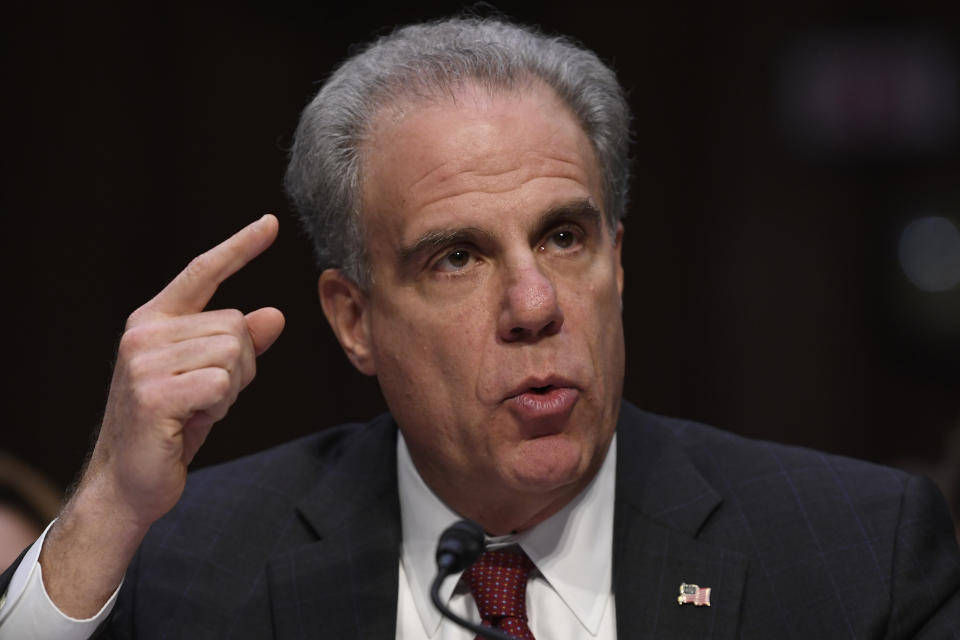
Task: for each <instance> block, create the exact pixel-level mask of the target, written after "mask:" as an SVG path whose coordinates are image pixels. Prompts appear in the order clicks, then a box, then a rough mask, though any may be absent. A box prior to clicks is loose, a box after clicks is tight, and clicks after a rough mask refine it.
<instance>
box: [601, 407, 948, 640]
mask: <svg viewBox="0 0 960 640" xmlns="http://www.w3.org/2000/svg"><path fill="white" fill-rule="evenodd" d="M623 411H624V416H623V419H622V420H621V423H620V427H619V429H620V431H619V434H620V435H618V438H620V437H621V436H626V437H625V438H624V441H625V442H626V443H627V446H626V447H621V449H626V450H627V451H628V452H629V453H628V455H629V457H630V459H632V460H634V461H635V460H637V459H642V460H644V463H643V464H648V465H649V466H650V469H653V470H655V471H654V473H655V474H659V475H660V476H663V475H667V474H669V473H670V470H671V469H682V470H683V474H684V475H683V478H682V479H679V480H678V479H677V478H673V479H672V482H674V483H678V482H682V483H683V484H684V485H694V486H696V487H697V488H698V489H697V492H696V493H695V494H694V495H695V496H696V498H697V499H701V496H703V495H709V496H710V498H709V499H708V502H709V504H710V507H709V509H710V512H709V515H708V516H707V517H705V518H704V519H703V520H702V521H698V522H699V524H698V526H697V527H696V529H695V532H694V537H695V539H696V540H697V541H698V543H702V544H704V545H708V546H709V547H710V548H712V549H716V550H718V552H717V553H718V555H722V554H723V553H725V552H727V551H733V552H735V553H736V554H737V556H738V557H741V558H743V559H744V561H745V563H746V566H747V567H748V569H747V580H746V584H745V591H744V601H743V605H742V615H743V618H742V621H741V623H742V624H743V625H746V626H747V627H750V626H751V625H756V628H755V629H754V630H756V631H759V630H760V629H767V628H768V625H767V622H766V621H772V622H770V624H773V623H776V624H773V626H774V627H776V628H777V629H779V631H777V632H776V633H773V634H772V635H774V636H777V635H779V634H780V633H782V632H785V630H786V629H789V628H794V629H795V630H796V629H799V628H803V629H809V630H810V632H809V633H808V634H807V635H809V636H810V637H833V635H836V633H840V631H841V630H846V632H849V628H848V627H844V626H843V625H840V626H836V628H835V629H834V632H836V633H834V632H830V633H826V634H824V633H823V632H822V629H825V628H827V627H828V626H829V625H835V624H838V623H837V621H838V620H839V621H844V620H847V621H856V624H857V625H859V627H858V628H861V627H862V629H863V630H864V633H863V635H864V636H865V637H875V636H877V635H879V634H880V633H881V630H883V629H885V630H886V632H887V633H889V637H915V635H916V634H917V633H918V631H919V630H920V629H921V628H923V629H924V630H932V633H931V636H935V637H942V636H937V635H936V634H937V633H938V632H937V629H939V630H941V631H942V629H943V628H944V627H943V626H942V624H943V623H944V622H946V621H949V620H955V619H956V616H957V615H958V614H960V552H958V549H957V544H956V541H955V539H954V532H953V527H952V526H951V523H950V520H949V516H948V512H947V509H946V504H945V501H944V499H943V496H942V495H941V494H940V493H939V491H938V490H937V489H936V487H935V486H934V485H933V483H932V482H930V481H929V480H928V479H926V478H923V477H919V476H913V475H910V474H907V473H905V472H902V471H899V470H896V469H891V468H889V467H884V466H881V465H877V464H872V463H870V462H864V461H860V460H854V459H851V458H847V457H843V456H837V455H830V454H826V453H822V452H819V451H814V450H811V449H806V448H803V447H795V446H788V445H782V444H776V443H772V442H765V441H760V440H752V439H749V438H743V437H740V436H737V435H734V434H731V433H727V432H724V431H721V430H719V429H716V428H713V427H710V426H707V425H703V424H699V423H696V422H692V421H687V420H677V419H674V418H666V417H662V416H657V415H654V414H650V413H646V412H643V411H640V410H639V409H637V408H636V407H633V406H632V405H626V404H625V406H624V410H623ZM619 455H620V453H619V451H618V456H619ZM628 464H629V463H628ZM618 466H619V457H618ZM628 477H631V478H632V479H635V481H636V482H638V483H647V484H649V485H653V486H660V487H662V486H664V485H665V484H668V483H667V482H665V481H663V480H658V478H657V477H656V476H655V475H652V474H646V475H644V474H642V473H636V474H633V475H631V476H628ZM618 491H620V485H618ZM657 506H658V508H659V511H658V512H656V515H655V516H654V517H656V518H659V520H660V521H661V522H663V523H664V524H666V525H667V526H672V527H675V526H676V524H675V523H676V522H678V521H681V520H680V519H679V518H677V517H676V516H675V515H674V514H675V513H677V512H682V511H683V509H684V505H683V504H677V503H675V504H673V505H662V504H661V505H657ZM661 514H666V515H661ZM720 550H722V551H720ZM865 593H869V594H871V595H870V597H864V595H863V594H865ZM813 610H817V611H819V612H820V614H821V615H820V616H819V617H816V618H810V617H808V616H806V614H804V615H800V613H798V612H800V611H813ZM777 625H780V626H777ZM798 625H800V626H798ZM804 625H806V626H804ZM818 625H819V626H818ZM924 625H927V627H924ZM938 625H939V626H938ZM751 628H752V627H751ZM771 628H772V627H771ZM830 628H833V627H830ZM814 629H820V630H821V631H820V632H816V633H814V632H813V630H814ZM831 634H833V635H831ZM746 635H751V634H746ZM767 635H768V636H769V635H771V634H767ZM801 635H803V634H801ZM924 637H926V636H924Z"/></svg>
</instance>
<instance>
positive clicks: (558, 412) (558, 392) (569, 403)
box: [510, 387, 579, 433]
mask: <svg viewBox="0 0 960 640" xmlns="http://www.w3.org/2000/svg"><path fill="white" fill-rule="evenodd" d="M578 396H579V391H577V390H576V389H572V388H570V387H556V388H553V389H550V390H549V391H547V392H546V393H533V392H527V393H520V394H518V395H515V396H513V397H512V398H510V410H511V412H512V413H513V414H514V415H515V416H516V417H517V418H518V419H519V420H520V421H521V422H524V423H531V424H532V425H537V426H538V427H541V428H543V427H548V428H547V429H545V430H544V433H549V432H552V431H553V430H554V429H550V428H549V426H552V425H553V424H555V422H556V421H558V420H564V419H566V417H567V416H568V415H569V414H570V412H571V411H572V410H573V406H574V405H575V404H576V403H577V397H578ZM540 430H541V429H538V431H540Z"/></svg>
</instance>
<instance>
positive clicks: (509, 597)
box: [463, 551, 535, 640]
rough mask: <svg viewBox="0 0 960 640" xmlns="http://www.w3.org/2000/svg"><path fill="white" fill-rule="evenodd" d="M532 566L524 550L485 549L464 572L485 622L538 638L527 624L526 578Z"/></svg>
mask: <svg viewBox="0 0 960 640" xmlns="http://www.w3.org/2000/svg"><path fill="white" fill-rule="evenodd" d="M532 570H533V562H531V561H530V558H528V557H527V554H525V553H523V552H522V551H520V552H514V551H485V552H484V553H483V555H481V556H480V559H479V560H477V561H476V562H475V563H474V564H473V565H472V566H471V567H470V568H469V569H467V570H466V571H464V572H463V580H464V582H466V584H467V586H468V587H470V593H471V594H472V595H473V600H474V602H476V603H477V609H479V611H480V617H481V618H482V619H483V624H484V626H487V627H494V628H497V629H502V630H504V631H506V632H507V633H510V634H512V635H514V636H516V637H517V638H520V639H521V640H535V638H534V637H533V633H532V632H531V631H530V627H529V626H527V578H528V577H529V576H530V572H531V571H532Z"/></svg>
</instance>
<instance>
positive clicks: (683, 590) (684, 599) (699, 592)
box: [677, 582, 710, 607]
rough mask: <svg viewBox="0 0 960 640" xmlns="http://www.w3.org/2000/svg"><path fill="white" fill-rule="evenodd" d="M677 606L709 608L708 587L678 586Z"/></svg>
mask: <svg viewBox="0 0 960 640" xmlns="http://www.w3.org/2000/svg"><path fill="white" fill-rule="evenodd" d="M677 603H678V604H692V605H693V606H695V607H704V606H706V607H709V606H710V587H700V586H697V585H695V584H687V583H686V582H684V583H682V584H681V585H680V595H679V596H678V597H677Z"/></svg>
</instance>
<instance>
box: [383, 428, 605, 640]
mask: <svg viewBox="0 0 960 640" xmlns="http://www.w3.org/2000/svg"><path fill="white" fill-rule="evenodd" d="M616 451H617V447H616V435H614V440H613V442H611V444H610V448H609V449H608V451H607V456H606V458H605V459H604V461H603V464H602V465H601V466H600V470H599V471H598V472H597V475H596V477H594V479H593V480H592V481H591V482H590V484H589V485H587V487H586V488H585V489H584V490H583V491H582V492H580V494H579V495H578V496H577V497H576V498H574V499H573V500H572V501H571V502H570V503H569V504H568V505H566V506H565V507H564V508H563V509H561V510H560V511H558V512H557V513H555V514H553V515H552V516H550V517H549V518H547V519H546V520H544V521H543V522H541V523H540V524H538V525H537V526H535V527H532V528H531V529H528V530H527V531H524V532H522V533H519V534H517V535H516V536H515V539H516V543H517V544H519V545H520V546H521V547H522V548H523V550H524V551H525V552H526V554H527V555H528V556H529V557H530V559H531V560H532V561H533V563H534V564H535V565H536V566H537V569H538V571H539V572H540V574H541V575H542V576H543V577H544V579H545V580H546V581H547V583H548V584H549V585H550V587H551V588H552V589H553V590H554V591H555V592H556V593H557V595H558V596H559V597H560V599H561V600H562V601H563V602H564V604H565V605H566V606H567V607H568V608H569V609H570V610H571V611H572V612H573V614H574V615H575V616H576V617H577V619H578V620H579V621H580V623H581V624H583V626H584V627H585V628H586V629H587V630H588V631H589V632H590V633H591V634H596V633H597V630H598V629H599V627H600V621H601V619H602V617H603V611H604V607H605V606H606V604H607V600H608V599H609V596H610V592H611V581H612V565H613V505H614V486H615V480H616V457H617V456H616ZM397 482H398V490H399V493H400V520H401V527H402V536H403V537H402V540H403V542H402V544H401V554H400V561H401V563H402V564H403V570H404V573H405V574H406V577H407V583H408V585H409V588H410V593H411V595H412V597H413V601H414V604H415V605H416V608H417V613H418V615H419V616H420V621H421V622H422V623H423V628H424V631H425V632H426V634H427V636H433V635H434V634H435V633H436V631H437V629H438V628H439V626H440V622H441V616H440V612H439V611H437V610H436V608H435V607H434V606H433V603H432V602H430V597H429V593H430V586H431V584H432V582H433V578H434V576H435V574H436V560H435V553H436V547H437V540H438V539H439V537H440V534H441V533H442V532H443V530H444V529H446V528H447V527H448V526H450V525H451V524H453V523H454V522H456V521H457V520H459V519H460V516H458V515H457V514H456V513H455V512H454V511H453V510H452V509H450V508H449V507H448V506H447V505H445V504H444V503H443V502H442V501H441V500H440V498H438V497H437V495H436V494H435V493H433V491H432V490H431V489H430V488H429V487H428V486H427V484H426V483H425V482H424V481H423V478H421V477H420V474H419V472H417V469H416V467H415V466H414V464H413V460H412V459H411V457H410V452H409V450H408V449H407V444H406V442H405V441H404V439H403V435H402V434H400V435H398V437H397ZM459 578H460V574H459V573H458V574H456V575H453V576H451V577H450V578H447V580H446V581H444V583H443V585H442V587H441V589H440V597H441V598H442V599H443V601H444V602H449V600H450V597H451V596H452V595H453V591H454V589H455V587H456V584H457V580H459Z"/></svg>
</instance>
